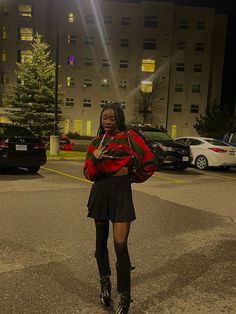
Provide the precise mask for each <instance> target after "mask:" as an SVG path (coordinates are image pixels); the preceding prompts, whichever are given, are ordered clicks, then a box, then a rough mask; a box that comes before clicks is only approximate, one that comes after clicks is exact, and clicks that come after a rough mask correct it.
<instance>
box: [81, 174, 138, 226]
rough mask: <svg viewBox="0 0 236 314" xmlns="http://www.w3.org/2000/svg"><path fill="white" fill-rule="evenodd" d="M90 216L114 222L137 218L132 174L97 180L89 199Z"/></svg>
mask: <svg viewBox="0 0 236 314" xmlns="http://www.w3.org/2000/svg"><path fill="white" fill-rule="evenodd" d="M87 206H88V211H89V212H88V217H91V218H94V219H97V220H111V221H112V222H130V221H133V220H135V218H136V217H135V210H134V204H133V199H132V190H131V180H130V176H128V175H124V176H110V177H105V178H102V179H100V180H98V181H96V182H95V183H94V184H93V186H92V188H91V191H90V195H89V200H88V205H87Z"/></svg>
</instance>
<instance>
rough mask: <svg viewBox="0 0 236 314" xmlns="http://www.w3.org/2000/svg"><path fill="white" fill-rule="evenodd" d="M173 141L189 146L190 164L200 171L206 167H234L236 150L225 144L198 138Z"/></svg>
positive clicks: (210, 139) (191, 137) (180, 138)
mask: <svg viewBox="0 0 236 314" xmlns="http://www.w3.org/2000/svg"><path fill="white" fill-rule="evenodd" d="M175 141H176V142H178V143H184V144H187V145H189V146H190V148H191V151H192V154H193V161H192V164H193V165H195V166H196V167H197V168H198V169H200V170H205V169H207V168H208V167H222V168H225V169H228V168H230V167H236V148H235V147H233V146H231V145H229V144H227V143H225V142H222V141H219V140H216V139H214V138H209V137H199V136H198V137H197V136H185V137H178V138H176V139H175Z"/></svg>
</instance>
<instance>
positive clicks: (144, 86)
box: [140, 81, 152, 93]
mask: <svg viewBox="0 0 236 314" xmlns="http://www.w3.org/2000/svg"><path fill="white" fill-rule="evenodd" d="M140 89H141V92H143V93H151V92H152V81H142V82H141V87H140Z"/></svg>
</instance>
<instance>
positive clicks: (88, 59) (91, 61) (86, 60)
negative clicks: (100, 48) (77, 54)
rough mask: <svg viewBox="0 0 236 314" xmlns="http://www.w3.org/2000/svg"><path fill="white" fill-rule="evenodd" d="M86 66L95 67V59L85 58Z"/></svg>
mask: <svg viewBox="0 0 236 314" xmlns="http://www.w3.org/2000/svg"><path fill="white" fill-rule="evenodd" d="M84 65H93V58H85V59H84Z"/></svg>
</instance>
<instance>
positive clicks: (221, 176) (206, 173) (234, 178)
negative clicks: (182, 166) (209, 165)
mask: <svg viewBox="0 0 236 314" xmlns="http://www.w3.org/2000/svg"><path fill="white" fill-rule="evenodd" d="M200 171H202V170H200ZM202 174H204V175H205V176H212V177H218V178H225V179H229V180H230V179H231V180H236V177H228V176H224V175H221V174H214V173H209V172H202Z"/></svg>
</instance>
